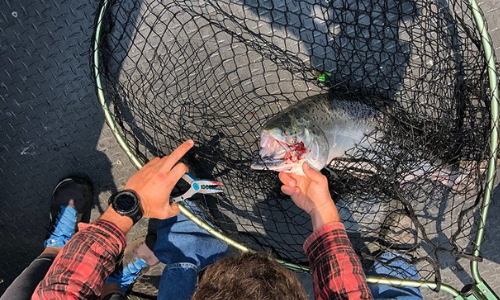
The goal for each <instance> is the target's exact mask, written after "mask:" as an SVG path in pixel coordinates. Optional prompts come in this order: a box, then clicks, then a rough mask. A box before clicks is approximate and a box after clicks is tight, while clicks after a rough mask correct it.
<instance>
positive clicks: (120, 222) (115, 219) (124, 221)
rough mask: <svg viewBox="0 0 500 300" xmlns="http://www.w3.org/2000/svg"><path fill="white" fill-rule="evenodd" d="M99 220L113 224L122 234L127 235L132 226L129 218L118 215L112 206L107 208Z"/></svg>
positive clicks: (132, 223)
mask: <svg viewBox="0 0 500 300" xmlns="http://www.w3.org/2000/svg"><path fill="white" fill-rule="evenodd" d="M99 219H100V220H104V221H108V222H111V223H113V224H115V225H116V226H117V227H118V228H119V229H120V230H121V231H122V232H123V233H124V234H127V233H128V232H129V231H130V229H131V228H132V226H133V225H134V222H133V221H132V219H131V218H130V217H127V216H123V215H120V214H119V213H117V212H116V211H115V210H114V209H113V207H112V206H109V207H108V208H107V209H106V211H105V212H104V213H103V214H102V216H101V217H100V218H99Z"/></svg>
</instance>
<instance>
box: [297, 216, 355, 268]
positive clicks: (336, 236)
mask: <svg viewBox="0 0 500 300" xmlns="http://www.w3.org/2000/svg"><path fill="white" fill-rule="evenodd" d="M345 247H347V248H352V246H351V242H350V241H349V237H348V236H347V232H346V231H345V227H344V224H342V222H331V223H327V224H325V225H323V227H321V228H320V229H318V230H316V231H314V232H313V233H312V234H311V235H310V236H309V237H308V238H307V239H306V241H305V242H304V252H305V253H306V254H307V256H308V257H309V259H316V258H317V256H320V255H323V254H325V251H317V250H318V249H321V250H326V249H328V250H329V251H326V252H330V251H333V250H335V249H337V251H339V250H340V249H339V248H345ZM325 248H326V249H325Z"/></svg>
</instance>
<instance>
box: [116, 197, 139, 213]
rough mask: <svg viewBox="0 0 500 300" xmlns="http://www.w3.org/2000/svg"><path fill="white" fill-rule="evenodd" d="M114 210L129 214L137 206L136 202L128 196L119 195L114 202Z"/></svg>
mask: <svg viewBox="0 0 500 300" xmlns="http://www.w3.org/2000/svg"><path fill="white" fill-rule="evenodd" d="M115 205H116V209H119V210H120V211H122V212H129V211H131V210H132V209H134V207H135V206H136V205H137V200H136V199H135V197H134V196H132V195H130V194H121V195H119V196H118V198H117V199H116V202H115Z"/></svg>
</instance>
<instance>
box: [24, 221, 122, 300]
mask: <svg viewBox="0 0 500 300" xmlns="http://www.w3.org/2000/svg"><path fill="white" fill-rule="evenodd" d="M105 214H106V213H105ZM103 216H104V215H103ZM111 219H112V218H111ZM121 225H124V226H125V227H123V228H125V229H126V228H127V227H126V226H127V225H126V224H121ZM81 227H84V226H81ZM129 229H130V228H129ZM125 243H126V241H125V234H124V232H123V231H122V230H120V227H119V226H117V225H116V224H114V223H112V222H110V220H109V219H108V220H107V218H106V217H105V218H103V219H100V220H98V221H97V222H94V223H93V224H90V225H87V226H86V228H85V229H82V228H81V230H80V231H79V232H78V233H76V234H75V235H74V236H73V238H72V239H71V240H70V241H68V243H67V244H66V245H65V246H64V248H63V249H62V250H61V252H60V253H59V254H58V255H57V257H56V259H55V260H54V263H53V264H52V267H51V268H50V269H49V271H48V273H47V275H46V276H45V278H44V280H43V281H42V282H40V284H39V285H38V286H37V288H36V290H35V293H34V294H33V299H56V298H57V299H89V298H94V297H97V296H98V295H99V294H100V292H101V288H102V286H103V284H104V281H105V279H106V278H107V277H108V276H109V275H110V274H111V273H112V272H113V270H114V267H115V263H116V260H117V258H118V256H119V255H120V254H121V253H122V251H123V249H124V248H125Z"/></svg>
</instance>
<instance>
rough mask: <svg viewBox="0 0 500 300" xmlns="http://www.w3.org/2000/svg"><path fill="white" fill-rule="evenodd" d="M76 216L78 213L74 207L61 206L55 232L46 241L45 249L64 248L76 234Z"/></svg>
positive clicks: (55, 223) (54, 228)
mask: <svg viewBox="0 0 500 300" xmlns="http://www.w3.org/2000/svg"><path fill="white" fill-rule="evenodd" d="M76 214H77V211H76V209H74V208H73V207H71V206H64V205H61V210H60V211H59V214H58V215H57V218H56V221H55V222H54V227H53V230H52V232H51V234H50V235H49V237H48V238H47V239H46V240H45V243H44V245H45V247H64V245H65V244H66V243H67V242H68V241H69V240H70V239H71V237H72V236H73V234H75V226H76V220H77V217H76Z"/></svg>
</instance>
